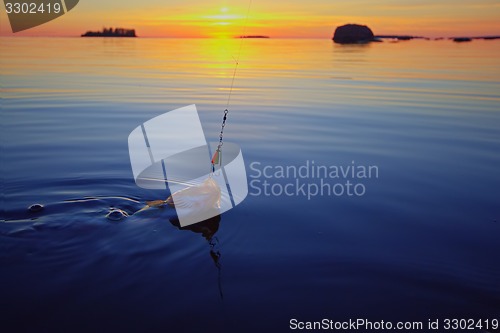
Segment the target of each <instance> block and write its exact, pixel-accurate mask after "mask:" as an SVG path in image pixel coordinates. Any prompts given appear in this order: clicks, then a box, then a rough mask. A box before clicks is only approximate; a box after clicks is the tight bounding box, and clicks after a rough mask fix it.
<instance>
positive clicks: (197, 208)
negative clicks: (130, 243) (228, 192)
mask: <svg viewBox="0 0 500 333" xmlns="http://www.w3.org/2000/svg"><path fill="white" fill-rule="evenodd" d="M220 200H221V190H220V187H219V185H218V184H217V182H216V181H215V180H214V179H213V178H212V177H208V178H207V179H205V181H204V182H203V183H201V184H199V185H194V186H190V187H186V188H184V189H182V190H179V191H177V192H175V193H173V194H172V195H171V196H169V197H168V198H167V199H166V200H154V201H146V206H145V207H143V208H142V209H140V210H139V211H137V212H136V214H137V213H139V212H142V211H144V210H146V209H149V208H153V207H156V208H162V207H165V206H170V207H174V208H176V209H177V210H183V213H186V212H192V213H196V214H199V213H200V212H203V211H212V210H219V209H220Z"/></svg>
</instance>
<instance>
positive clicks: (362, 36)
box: [333, 24, 375, 44]
mask: <svg viewBox="0 0 500 333" xmlns="http://www.w3.org/2000/svg"><path fill="white" fill-rule="evenodd" d="M333 41H334V42H335V43H339V44H360V43H368V42H373V41H375V36H374V35H373V31H372V30H371V29H370V28H368V27H367V26H366V25H359V24H346V25H343V26H340V27H337V29H335V33H334V35H333Z"/></svg>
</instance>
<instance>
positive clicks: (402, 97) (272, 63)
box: [0, 38, 500, 332]
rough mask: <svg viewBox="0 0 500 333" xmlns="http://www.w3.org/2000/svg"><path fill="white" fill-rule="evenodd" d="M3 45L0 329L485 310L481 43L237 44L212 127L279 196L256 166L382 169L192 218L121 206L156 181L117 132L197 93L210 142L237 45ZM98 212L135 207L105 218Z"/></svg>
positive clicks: (487, 254)
mask: <svg viewBox="0 0 500 333" xmlns="http://www.w3.org/2000/svg"><path fill="white" fill-rule="evenodd" d="M1 43H2V60H1V73H2V90H3V92H2V104H1V117H2V130H1V140H2V141H1V142H2V155H1V168H2V193H3V196H2V210H3V215H4V217H3V219H5V223H0V232H1V233H0V237H1V239H0V246H1V248H0V268H1V271H0V272H1V273H0V295H1V297H0V308H1V310H0V311H1V312H0V318H1V322H0V330H1V331H5V332H14V331H31V332H58V331H60V332H101V331H102V332H110V331H122V332H129V331H141V332H157V331H158V332H159V331H161V332H202V331H206V332H217V331H218V332H254V331H260V332H286V331H289V330H290V329H289V321H290V319H292V318H297V319H298V320H301V321H314V320H321V319H323V318H328V319H332V320H336V321H346V320H349V319H357V318H366V319H369V320H372V321H380V320H384V321H393V322H397V321H406V320H411V321H421V322H424V323H427V321H428V319H441V320H443V319H444V318H458V319H461V318H464V319H469V318H470V319H481V318H482V319H490V320H491V319H494V318H496V319H500V265H499V260H498V256H499V254H500V242H499V241H498V239H499V237H500V221H499V220H500V205H499V198H500V172H499V170H500V169H499V166H500V154H499V152H500V132H499V128H500V113H499V102H500V94H499V91H500V81H499V74H500V68H499V64H498V60H497V55H498V51H499V44H498V43H496V42H495V41H477V42H476V41H474V43H472V44H469V45H456V44H452V43H451V42H447V41H442V42H424V41H422V42H418V41H415V42H413V41H412V42H411V43H404V44H403V43H400V44H390V43H383V44H377V45H370V46H365V47H340V46H335V45H332V44H331V43H330V42H329V41H320V40H300V41H299V40H297V41H295V40H288V41H287V40H276V41H272V43H271V41H267V40H266V41H260V40H259V41H253V40H250V41H248V42H247V41H245V43H248V45H245V49H244V52H243V54H242V61H241V65H242V66H241V69H240V74H239V76H238V78H237V81H236V87H237V89H236V90H235V95H234V96H233V99H232V107H231V108H230V115H229V120H228V125H227V128H226V132H225V137H226V140H228V141H231V142H235V143H237V144H239V145H240V146H241V148H242V151H243V155H244V158H245V163H246V166H247V174H248V181H249V183H250V182H251V181H255V180H256V182H255V183H253V184H254V185H255V184H257V185H255V187H258V188H259V189H261V190H263V188H262V187H261V185H262V182H263V181H268V183H269V184H270V186H274V188H275V190H277V189H279V188H281V187H284V186H286V185H287V184H292V185H293V184H296V183H295V181H296V179H295V178H293V177H284V178H280V177H279V175H278V176H277V175H276V174H273V176H272V177H269V179H267V178H265V177H264V176H263V175H261V176H260V177H258V176H259V175H258V173H259V171H260V172H262V171H263V170H262V169H263V168H264V167H266V166H267V167H268V170H273V172H275V171H276V170H277V168H279V167H284V168H286V167H289V168H291V169H293V168H297V169H298V168H299V167H301V166H303V165H307V164H309V165H311V164H313V163H314V165H316V166H327V167H330V166H338V167H340V166H342V167H347V166H353V165H356V166H376V167H377V170H378V177H371V178H370V179H366V178H362V179H359V178H356V177H354V178H353V177H348V178H347V179H326V181H327V182H328V183H329V184H331V185H333V184H336V183H345V181H346V180H350V181H352V182H353V183H355V184H357V183H362V184H363V186H364V187H363V188H364V189H365V191H364V193H363V195H353V196H349V195H347V194H345V193H344V194H343V195H314V196H312V197H311V198H309V199H308V197H307V196H304V195H303V194H302V193H301V192H298V193H294V194H293V195H285V194H281V195H273V193H271V194H270V195H264V194H263V193H260V195H257V194H258V193H256V192H257V190H256V189H255V188H252V187H251V188H250V193H249V196H248V197H247V199H246V200H245V201H244V202H243V203H242V204H241V205H239V206H238V207H236V208H235V209H233V210H231V211H228V212H226V213H224V214H223V215H222V216H220V217H218V218H215V219H212V220H210V221H206V222H203V223H201V224H198V225H196V226H193V227H191V228H187V229H181V228H180V227H179V226H178V225H177V224H176V223H175V213H174V212H173V211H172V210H171V209H168V208H166V209H151V210H148V211H146V212H144V213H140V214H136V215H134V212H136V211H138V210H139V209H141V208H142V207H144V205H145V202H146V201H147V200H156V199H164V198H166V197H167V196H168V194H169V193H168V192H166V191H165V192H162V191H154V190H145V189H141V188H139V187H137V186H136V185H135V183H134V179H133V176H132V171H131V167H130V159H129V155H128V146H127V138H128V135H129V133H130V132H131V131H132V130H133V129H134V128H135V127H137V126H138V125H140V124H142V123H143V122H144V121H147V120H148V119H151V118H153V117H155V116H157V115H160V114H162V113H164V112H167V111H169V110H173V109H175V108H178V107H181V106H185V105H189V104H193V103H195V104H196V105H197V107H198V110H199V114H200V118H201V121H202V124H203V127H204V130H205V134H206V136H207V138H208V139H209V140H212V141H213V140H214V139H215V140H216V139H217V138H218V131H219V126H220V120H221V117H222V110H223V109H224V106H225V102H226V98H227V87H228V85H229V83H230V79H231V75H232V71H233V65H234V64H233V63H232V60H231V59H232V58H231V54H232V53H233V52H234V50H236V49H237V48H238V46H239V44H238V41H227V42H225V43H227V45H223V46H224V47H223V48H221V43H224V42H221V41H215V40H213V41H212V40H161V39H158V40H155V39H153V40H147V39H143V40H134V41H114V40H92V41H88V40H85V41H84V40H80V39H36V38H34V39H32V38H16V39H15V38H4V39H2V40H1ZM42 45H43V46H44V47H42ZM221 49H223V50H224V51H220V50H221ZM34 50H38V51H37V52H35V51H34ZM257 170H259V171H257ZM299 181H300V182H302V183H305V184H306V186H307V185H308V184H317V183H319V181H320V179H318V178H317V177H308V178H301V179H299ZM275 194H276V193H275ZM35 203H40V204H42V205H44V209H42V210H41V211H39V212H29V211H28V207H29V206H30V205H32V204H35ZM112 209H122V210H123V211H125V212H127V213H128V214H129V215H130V216H129V217H128V218H125V219H123V220H121V221H118V222H113V221H110V220H109V219H107V218H106V214H107V213H109V212H110V211H111V210H112ZM422 331H425V330H422ZM490 331H493V330H490Z"/></svg>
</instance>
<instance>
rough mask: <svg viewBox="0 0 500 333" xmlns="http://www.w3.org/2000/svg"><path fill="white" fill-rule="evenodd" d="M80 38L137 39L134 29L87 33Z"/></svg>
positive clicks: (111, 29) (103, 30)
mask: <svg viewBox="0 0 500 333" xmlns="http://www.w3.org/2000/svg"><path fill="white" fill-rule="evenodd" d="M82 37H137V35H136V34H135V30H134V29H123V28H115V29H113V28H109V29H106V28H104V29H102V31H87V32H86V33H84V34H83V35H82Z"/></svg>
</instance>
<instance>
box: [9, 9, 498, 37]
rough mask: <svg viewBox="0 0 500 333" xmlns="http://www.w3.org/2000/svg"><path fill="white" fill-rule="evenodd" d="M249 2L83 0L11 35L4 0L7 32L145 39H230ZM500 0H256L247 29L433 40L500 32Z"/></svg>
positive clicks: (277, 33)
mask: <svg viewBox="0 0 500 333" xmlns="http://www.w3.org/2000/svg"><path fill="white" fill-rule="evenodd" d="M248 5H249V0H244V1H241V0H235V1H223V0H215V1H202V0H141V1H131V0H106V1H102V0H80V2H79V4H78V5H77V6H76V7H75V8H74V9H73V10H71V11H70V12H69V13H67V14H66V15H64V16H62V17H60V18H58V19H56V20H54V21H51V22H49V23H46V24H44V25H41V26H39V27H36V28H33V29H30V30H27V31H24V32H19V33H16V34H12V31H11V29H10V26H9V22H8V19H7V15H6V13H5V8H4V6H3V4H2V5H1V8H2V13H1V15H0V34H1V35H3V36H11V35H15V36H79V35H80V34H81V33H83V32H85V31H87V30H100V29H101V28H102V27H104V26H114V27H124V28H135V29H136V30H137V33H138V35H139V36H141V37H233V36H236V35H240V34H242V32H243V25H244V22H245V16H246V12H247V8H248ZM499 18H500V1H498V0H400V1H396V0H377V1H375V0H351V1H345V0H343V1H340V0H309V1H304V0H274V1H269V0H266V1H263V0H252V6H251V10H250V15H249V18H248V26H247V30H246V34H262V35H269V36H271V37H274V38H328V37H331V36H332V34H333V31H334V28H335V27H336V26H338V25H342V24H345V23H361V24H366V25H368V26H369V27H370V28H372V30H373V31H374V33H375V34H411V35H423V36H428V37H450V36H478V35H500V20H499Z"/></svg>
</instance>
